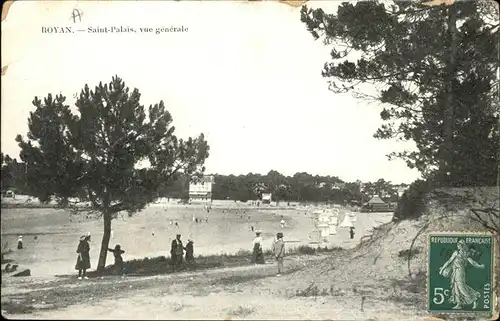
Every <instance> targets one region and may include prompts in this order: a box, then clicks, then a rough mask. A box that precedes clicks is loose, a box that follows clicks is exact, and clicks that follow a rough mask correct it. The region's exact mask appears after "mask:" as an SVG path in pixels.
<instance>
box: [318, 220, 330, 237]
mask: <svg viewBox="0 0 500 321" xmlns="http://www.w3.org/2000/svg"><path fill="white" fill-rule="evenodd" d="M318 230H319V232H320V235H321V237H327V236H328V235H330V226H329V225H328V223H326V222H321V223H319V224H318Z"/></svg>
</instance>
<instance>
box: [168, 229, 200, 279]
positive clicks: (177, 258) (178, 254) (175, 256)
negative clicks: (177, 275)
mask: <svg viewBox="0 0 500 321" xmlns="http://www.w3.org/2000/svg"><path fill="white" fill-rule="evenodd" d="M184 251H185V254H184ZM184 255H185V260H186V263H187V264H188V265H189V266H192V265H193V263H194V242H193V240H190V239H188V242H187V244H186V246H184V245H183V244H182V240H181V234H177V235H176V237H175V239H174V240H173V241H172V244H171V247H170V257H171V259H172V266H173V268H174V270H179V269H180V268H181V267H182V263H183V257H184Z"/></svg>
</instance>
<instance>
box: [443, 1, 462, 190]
mask: <svg viewBox="0 0 500 321" xmlns="http://www.w3.org/2000/svg"><path fill="white" fill-rule="evenodd" d="M447 25H448V35H449V37H450V49H449V59H448V65H447V68H446V74H445V77H444V85H445V86H446V99H445V105H444V119H443V143H442V146H441V157H440V164H439V167H440V170H441V173H442V174H445V175H446V173H447V172H450V167H452V162H453V125H454V106H453V85H452V81H453V79H454V78H455V73H456V52H457V33H458V30H457V8H456V5H454V4H451V5H450V6H449V7H448V21H447ZM446 183H449V182H446Z"/></svg>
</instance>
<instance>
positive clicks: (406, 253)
mask: <svg viewBox="0 0 500 321" xmlns="http://www.w3.org/2000/svg"><path fill="white" fill-rule="evenodd" d="M421 252H422V251H421V249H420V248H418V247H417V248H414V249H413V250H410V249H408V250H402V251H399V253H398V256H399V257H401V258H405V259H406V258H410V259H411V258H413V257H414V256H415V255H417V254H418V253H421Z"/></svg>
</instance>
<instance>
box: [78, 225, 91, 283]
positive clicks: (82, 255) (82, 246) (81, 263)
mask: <svg viewBox="0 0 500 321" xmlns="http://www.w3.org/2000/svg"><path fill="white" fill-rule="evenodd" d="M89 241H90V234H87V235H84V236H82V237H80V243H79V244H78V248H77V249H76V253H78V257H77V258H76V265H75V269H76V270H78V280H81V279H82V277H83V278H84V279H86V280H88V277H87V275H86V274H87V270H88V269H90V244H89Z"/></svg>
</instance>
